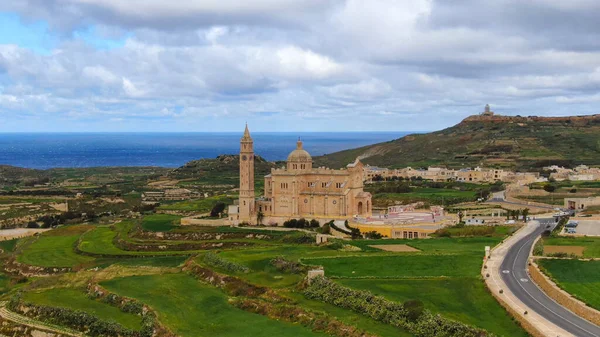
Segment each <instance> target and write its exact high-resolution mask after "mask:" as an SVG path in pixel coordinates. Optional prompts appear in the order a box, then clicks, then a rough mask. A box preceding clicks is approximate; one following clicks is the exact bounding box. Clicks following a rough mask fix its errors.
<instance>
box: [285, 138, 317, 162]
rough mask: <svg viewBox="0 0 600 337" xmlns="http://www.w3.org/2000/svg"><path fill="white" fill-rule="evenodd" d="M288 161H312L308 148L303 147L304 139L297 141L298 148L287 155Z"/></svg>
mask: <svg viewBox="0 0 600 337" xmlns="http://www.w3.org/2000/svg"><path fill="white" fill-rule="evenodd" d="M287 161H288V162H296V163H297V162H302V163H306V162H312V157H311V156H310V154H309V153H308V152H306V150H304V149H303V148H302V141H300V140H299V141H298V142H297V143H296V149H295V150H294V151H292V152H291V153H290V155H289V156H288V157H287Z"/></svg>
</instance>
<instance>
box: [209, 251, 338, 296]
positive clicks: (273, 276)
mask: <svg viewBox="0 0 600 337" xmlns="http://www.w3.org/2000/svg"><path fill="white" fill-rule="evenodd" d="M340 254H343V253H342V252H338V251H335V250H332V249H328V248H323V247H310V246H300V245H282V246H275V247H269V248H264V247H262V248H251V249H244V250H243V251H237V250H231V251H224V252H222V253H220V254H219V255H220V256H221V257H223V258H225V259H227V260H229V261H233V262H237V263H240V264H242V265H245V266H247V267H248V268H250V269H251V272H250V273H246V274H238V275H237V276H238V277H240V278H243V279H245V280H246V281H248V282H250V283H253V284H257V285H261V286H268V287H272V288H282V287H289V286H293V285H295V284H296V283H298V282H299V281H301V280H302V278H303V277H304V275H297V274H286V273H282V272H279V271H277V270H276V269H275V268H274V267H273V266H272V265H271V264H270V263H269V262H270V261H271V259H273V258H275V257H277V256H284V257H285V258H286V259H288V260H291V261H299V260H300V258H302V257H307V256H312V257H318V256H335V255H340ZM198 260H199V261H201V260H202V257H200V258H199V259H198Z"/></svg>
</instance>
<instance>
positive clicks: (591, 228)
mask: <svg viewBox="0 0 600 337" xmlns="http://www.w3.org/2000/svg"><path fill="white" fill-rule="evenodd" d="M577 221H578V222H579V225H578V226H577V228H575V231H576V232H577V235H589V236H600V220H577Z"/></svg>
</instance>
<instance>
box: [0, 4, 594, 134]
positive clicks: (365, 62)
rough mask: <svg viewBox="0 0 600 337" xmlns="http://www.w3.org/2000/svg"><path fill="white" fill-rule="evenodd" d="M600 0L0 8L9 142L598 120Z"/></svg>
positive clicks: (2, 100)
mask: <svg viewBox="0 0 600 337" xmlns="http://www.w3.org/2000/svg"><path fill="white" fill-rule="evenodd" d="M599 17H600V1H597V0H569V1H565V0H529V1H522V0H486V1H481V0H452V1H447V0H402V1H400V0H245V1H238V0H186V1H164V0H127V1H123V0H3V1H0V132H58V131H60V132H88V131H89V132H97V131H102V132H107V131H119V132H122V131H133V132H142V131H169V132H173V131H186V132H189V131H198V132H203V131H240V132H241V131H242V130H243V128H244V123H245V122H248V124H249V126H250V129H251V130H253V131H281V132H292V131H338V132H339V131H429V130H438V129H442V128H444V127H448V126H451V125H454V124H456V123H458V122H459V121H460V120H462V119H463V118H465V117H467V116H469V115H473V114H477V113H480V112H482V111H483V108H484V105H485V104H487V103H489V104H490V105H491V107H492V110H493V111H495V112H496V113H499V114H503V115H522V116H529V115H538V116H562V115H584V114H594V113H600V111H599V110H600V109H599V107H600V90H599V89H600V20H598V18H599Z"/></svg>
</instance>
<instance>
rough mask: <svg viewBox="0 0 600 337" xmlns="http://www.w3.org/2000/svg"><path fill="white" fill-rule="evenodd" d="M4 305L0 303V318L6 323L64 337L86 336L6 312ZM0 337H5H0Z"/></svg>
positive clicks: (2, 302) (4, 302) (1, 336)
mask: <svg viewBox="0 0 600 337" xmlns="http://www.w3.org/2000/svg"><path fill="white" fill-rule="evenodd" d="M6 304H7V302H6V301H0V317H2V318H4V319H6V320H8V321H11V322H15V323H17V324H20V325H26V326H28V327H31V328H34V329H39V330H44V331H51V332H54V333H59V334H61V335H65V336H73V337H86V335H84V334H83V333H81V332H78V331H75V330H71V329H68V328H65V327H61V326H58V325H53V324H48V323H44V322H40V321H38V320H35V319H32V318H29V317H26V316H23V315H20V314H17V313H15V312H12V311H10V310H8V308H6ZM0 337H6V336H3V335H0Z"/></svg>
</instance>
